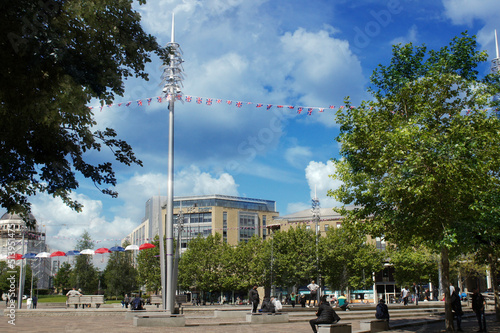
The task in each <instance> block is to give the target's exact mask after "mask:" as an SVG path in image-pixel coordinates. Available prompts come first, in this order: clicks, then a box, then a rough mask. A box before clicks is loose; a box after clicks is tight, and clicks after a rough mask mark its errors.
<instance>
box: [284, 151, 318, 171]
mask: <svg viewBox="0 0 500 333" xmlns="http://www.w3.org/2000/svg"><path fill="white" fill-rule="evenodd" d="M311 155H312V152H311V149H310V148H309V147H301V146H295V147H291V148H288V149H287V150H286V151H285V159H286V160H287V161H288V163H290V165H292V166H293V167H295V168H300V167H302V166H303V165H304V164H305V163H307V161H309V160H310V159H311ZM304 162H305V163H304Z"/></svg>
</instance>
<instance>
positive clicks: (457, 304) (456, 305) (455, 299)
mask: <svg viewBox="0 0 500 333" xmlns="http://www.w3.org/2000/svg"><path fill="white" fill-rule="evenodd" d="M450 299H451V309H452V310H453V315H454V316H455V317H456V318H457V331H460V332H461V331H462V316H463V314H464V312H463V311H462V301H461V300H460V288H458V287H457V289H456V290H454V291H453V294H451V297H450Z"/></svg>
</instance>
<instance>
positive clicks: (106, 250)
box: [95, 247, 111, 254]
mask: <svg viewBox="0 0 500 333" xmlns="http://www.w3.org/2000/svg"><path fill="white" fill-rule="evenodd" d="M95 253H96V254H97V253H103V254H104V253H111V251H110V250H109V249H107V248H105V247H101V248H99V249H97V250H95Z"/></svg>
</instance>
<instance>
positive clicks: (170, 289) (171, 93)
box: [160, 14, 184, 314]
mask: <svg viewBox="0 0 500 333" xmlns="http://www.w3.org/2000/svg"><path fill="white" fill-rule="evenodd" d="M167 50H168V51H169V56H168V60H169V61H168V64H165V65H164V70H163V74H162V82H163V83H164V87H163V93H164V94H165V96H166V98H167V101H168V102H169V103H168V109H169V120H168V124H169V127H168V169H167V210H166V215H167V216H166V223H165V224H166V225H165V229H166V230H165V232H166V257H167V258H166V266H167V267H166V269H165V266H164V265H165V259H163V260H161V257H163V256H164V254H163V252H162V250H163V246H162V243H163V228H162V230H161V231H162V235H160V266H161V275H162V277H161V280H162V290H163V292H162V299H163V308H164V310H166V311H167V312H169V313H171V314H172V313H174V311H175V309H174V306H175V304H174V293H175V289H174V270H173V268H174V267H173V266H174V265H173V255H174V235H173V233H174V232H173V212H174V209H173V206H174V179H173V174H174V106H175V100H176V98H177V96H179V95H180V94H181V87H182V80H183V79H184V77H183V74H182V71H183V68H182V62H183V60H182V57H181V52H182V51H181V49H180V46H179V44H178V43H176V42H175V37H174V14H172V36H171V40H170V43H167ZM162 263H163V265H162ZM165 281H166V283H165ZM165 284H166V286H165Z"/></svg>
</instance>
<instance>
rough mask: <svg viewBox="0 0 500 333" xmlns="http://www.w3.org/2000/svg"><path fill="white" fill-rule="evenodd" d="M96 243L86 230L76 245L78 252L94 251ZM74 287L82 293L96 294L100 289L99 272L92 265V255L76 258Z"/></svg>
mask: <svg viewBox="0 0 500 333" xmlns="http://www.w3.org/2000/svg"><path fill="white" fill-rule="evenodd" d="M93 248H94V242H93V241H92V238H91V237H90V234H89V232H88V231H87V230H85V231H84V232H83V234H82V236H81V238H80V239H79V240H78V241H77V243H76V250H78V251H82V250H84V249H93ZM70 282H71V285H72V287H75V288H79V289H81V290H82V293H86V294H96V293H97V290H98V287H99V271H98V269H97V268H96V267H95V266H94V264H93V263H92V257H91V256H90V255H86V254H82V255H79V256H76V262H75V267H74V268H73V270H72V274H71V279H70Z"/></svg>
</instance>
